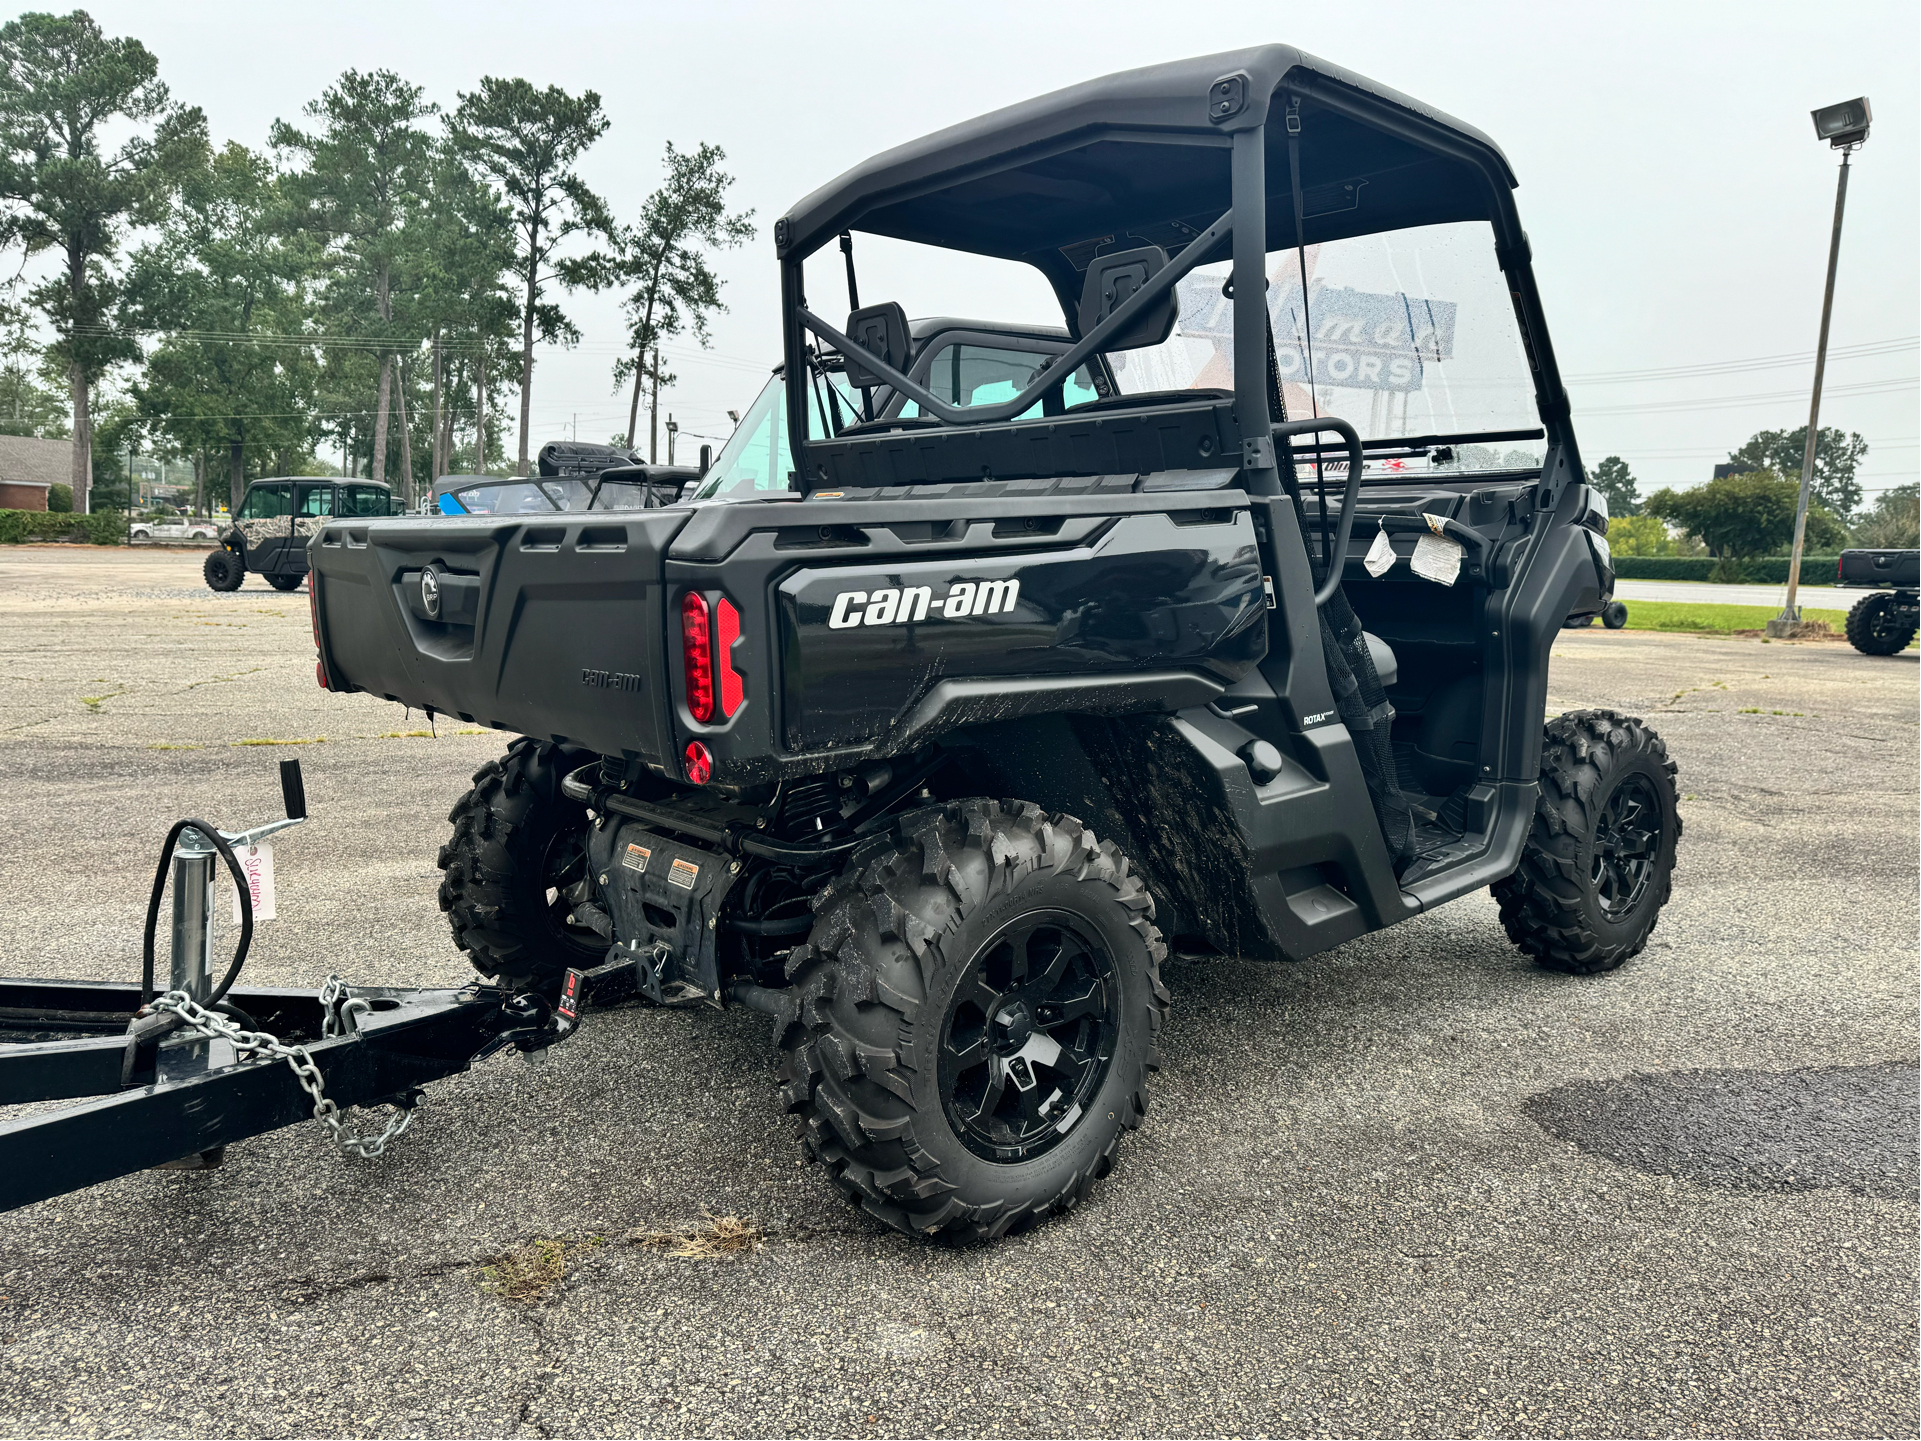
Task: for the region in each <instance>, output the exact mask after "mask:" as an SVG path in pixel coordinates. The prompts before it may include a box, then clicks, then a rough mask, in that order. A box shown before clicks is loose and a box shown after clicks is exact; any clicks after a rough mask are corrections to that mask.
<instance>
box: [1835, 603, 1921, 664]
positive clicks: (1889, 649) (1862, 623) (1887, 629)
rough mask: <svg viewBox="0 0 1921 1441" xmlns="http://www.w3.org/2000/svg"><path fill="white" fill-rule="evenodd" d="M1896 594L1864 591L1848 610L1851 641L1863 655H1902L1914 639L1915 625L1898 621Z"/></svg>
mask: <svg viewBox="0 0 1921 1441" xmlns="http://www.w3.org/2000/svg"><path fill="white" fill-rule="evenodd" d="M1893 610H1894V596H1893V595H1891V594H1887V593H1883V594H1880V595H1864V596H1862V597H1861V599H1860V600H1858V601H1856V602H1855V603H1854V608H1853V609H1852V610H1850V611H1849V612H1848V644H1849V645H1851V646H1853V647H1854V648H1855V649H1856V650H1858V651H1860V652H1861V654H1862V655H1899V654H1900V653H1901V652H1902V651H1904V650H1906V649H1907V648H1908V647H1909V646H1910V645H1911V644H1913V642H1914V627H1913V626H1911V625H1908V626H1904V625H1899V624H1897V623H1896V622H1895V620H1894V618H1893V615H1892V612H1893Z"/></svg>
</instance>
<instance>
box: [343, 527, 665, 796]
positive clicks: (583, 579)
mask: <svg viewBox="0 0 1921 1441" xmlns="http://www.w3.org/2000/svg"><path fill="white" fill-rule="evenodd" d="M687 516H688V512H687V511H684V510H651V511H634V512H627V513H623V514H622V515H620V517H619V518H618V519H614V518H610V517H607V516H578V517H571V516H570V517H545V516H527V517H522V516H510V517H499V518H486V519H481V518H479V517H476V518H474V519H471V520H453V519H425V518H421V519H415V518H405V519H394V520H374V521H359V522H355V521H335V522H333V523H331V524H329V525H328V526H326V527H325V528H324V529H323V530H322V531H321V532H320V534H319V535H318V536H316V537H315V540H314V543H313V546H312V551H311V554H312V563H313V576H314V609H315V620H316V625H317V629H318V634H319V641H320V656H321V664H322V667H323V671H324V674H325V676H326V677H327V680H328V683H329V684H330V685H331V686H332V687H333V688H334V689H336V690H348V689H351V690H361V691H367V692H370V693H371V694H374V695H379V696H384V697H386V698H387V699H388V700H392V701H398V702H400V703H401V704H403V705H408V706H412V707H414V708H415V709H419V710H425V711H431V712H433V713H435V714H439V715H448V716H458V717H459V718H460V719H462V720H464V721H468V722H470V723H472V724H476V725H484V726H493V727H496V728H499V729H501V730H508V731H517V732H519V733H521V734H523V735H531V736H539V737H543V738H545V739H550V740H564V741H569V742H572V743H574V744H578V745H583V746H586V747H588V748H590V749H592V750H596V751H599V752H601V753H603V754H606V755H626V756H629V757H637V758H640V759H644V760H648V761H654V762H658V761H660V760H661V759H662V757H663V756H664V755H665V754H666V753H667V751H668V749H669V744H670V742H669V737H670V735H671V731H670V730H669V729H668V724H669V723H668V717H667V707H668V704H669V700H668V697H667V696H666V695H664V694H663V693H662V692H663V685H664V682H663V679H662V678H663V676H664V667H663V662H662V647H663V645H664V643H665V628H664V621H663V617H662V612H661V605H662V598H661V581H662V573H663V560H664V557H665V554H666V551H667V547H668V546H669V545H670V544H671V543H672V541H673V538H674V536H675V534H676V533H677V532H678V531H679V530H680V528H681V526H683V525H684V524H686V521H687Z"/></svg>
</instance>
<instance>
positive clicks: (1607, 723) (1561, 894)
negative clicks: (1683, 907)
mask: <svg viewBox="0 0 1921 1441" xmlns="http://www.w3.org/2000/svg"><path fill="white" fill-rule="evenodd" d="M1675 774H1676V771H1675V765H1674V762H1673V761H1671V760H1669V759H1668V753H1667V747H1666V746H1665V745H1663V744H1662V741H1661V738H1660V737H1659V736H1658V735H1656V734H1655V733H1654V732H1653V731H1652V730H1651V729H1649V728H1648V727H1647V726H1646V725H1644V724H1642V723H1641V721H1639V720H1637V719H1636V718H1634V717H1632V716H1625V715H1621V714H1619V713H1618V712H1615V711H1607V710H1590V711H1571V712H1569V713H1568V714H1567V715H1563V716H1559V717H1557V718H1555V719H1554V720H1551V721H1549V722H1548V725H1547V736H1546V739H1545V741H1544V743H1543V744H1542V747H1541V792H1540V796H1539V798H1538V799H1537V800H1536V802H1535V807H1534V820H1533V824H1532V827H1531V828H1530V830H1529V833H1528V839H1527V843H1526V845H1525V847H1524V848H1523V849H1522V852H1521V864H1520V867H1519V868H1518V869H1517V870H1516V871H1515V872H1514V874H1513V875H1511V876H1509V877H1508V878H1507V879H1505V880H1503V881H1499V882H1496V884H1495V885H1494V887H1493V891H1494V898H1495V899H1496V900H1497V901H1498V902H1500V907H1501V924H1502V925H1503V926H1504V927H1505V928H1506V930H1507V934H1508V939H1509V940H1511V941H1513V942H1514V944H1515V945H1516V946H1518V947H1519V948H1520V949H1521V950H1522V951H1524V952H1526V953H1527V954H1528V955H1530V956H1532V957H1533V958H1534V959H1535V960H1536V961H1538V962H1539V963H1540V964H1541V965H1543V966H1547V967H1549V968H1550V969H1553V970H1557V971H1566V972H1568V973H1570V974H1572V975H1580V976H1588V975H1597V974H1599V973H1600V972H1602V971H1611V970H1613V969H1614V968H1615V967H1617V966H1619V965H1621V964H1622V963H1623V962H1625V961H1626V960H1628V959H1629V958H1630V957H1632V956H1635V955H1638V954H1640V952H1641V950H1642V949H1643V948H1644V947H1645V946H1646V945H1647V941H1648V935H1649V933H1650V932H1651V931H1653V929H1654V926H1655V923H1656V921H1658V920H1659V919H1660V914H1661V907H1662V906H1664V905H1666V904H1667V900H1668V896H1669V894H1670V892H1671V890H1672V887H1673V876H1674V856H1675V848H1676V846H1677V845H1678V844H1679V842H1680V839H1681V814H1680V809H1679V804H1678V801H1679V797H1678V795H1677V792H1676V788H1675ZM1634 777H1640V778H1641V779H1642V780H1644V781H1645V782H1646V783H1647V788H1648V791H1649V792H1651V794H1652V796H1653V797H1654V799H1655V800H1656V802H1657V808H1658V812H1659V815H1660V820H1661V833H1660V836H1659V838H1658V841H1657V843H1656V846H1655V849H1654V853H1653V856H1652V863H1653V872H1652V874H1651V875H1650V876H1649V877H1648V880H1647V884H1646V887H1645V889H1644V890H1643V891H1642V892H1641V894H1640V898H1639V900H1638V901H1637V902H1635V903H1634V904H1633V905H1632V906H1631V907H1629V908H1628V909H1627V910H1626V911H1625V912H1624V913H1623V914H1621V915H1619V916H1616V917H1609V916H1608V915H1607V913H1606V908H1605V904H1604V902H1603V900H1602V897H1601V896H1600V894H1599V892H1598V890H1597V887H1596V884H1595V879H1594V862H1595V855H1594V845H1595V835H1596V829H1597V823H1598V822H1599V821H1600V818H1601V817H1602V815H1603V814H1604V813H1605V812H1606V809H1607V806H1608V803H1609V800H1610V798H1611V797H1613V795H1614V793H1615V792H1616V791H1617V790H1618V789H1620V788H1621V787H1622V786H1623V785H1624V784H1627V783H1628V782H1629V781H1630V780H1631V778H1634Z"/></svg>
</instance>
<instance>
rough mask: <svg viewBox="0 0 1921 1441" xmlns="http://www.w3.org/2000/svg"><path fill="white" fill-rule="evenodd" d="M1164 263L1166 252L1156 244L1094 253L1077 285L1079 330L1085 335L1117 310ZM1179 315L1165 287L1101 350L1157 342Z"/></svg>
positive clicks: (1171, 329)
mask: <svg viewBox="0 0 1921 1441" xmlns="http://www.w3.org/2000/svg"><path fill="white" fill-rule="evenodd" d="M1166 264H1167V252H1166V251H1165V250H1163V249H1161V247H1160V246H1158V245H1143V246H1141V247H1140V248H1139V249H1138V250H1121V251H1116V252H1115V253H1114V254H1112V255H1097V256H1095V257H1094V258H1093V259H1092V260H1090V261H1089V262H1088V264H1087V279H1086V280H1085V282H1083V284H1082V286H1081V309H1080V322H1081V334H1082V335H1086V334H1087V333H1088V332H1089V331H1090V330H1092V329H1093V328H1094V327H1095V326H1097V325H1099V324H1100V323H1101V322H1102V321H1103V320H1105V319H1107V317H1108V316H1110V315H1112V314H1113V313H1114V312H1115V311H1117V310H1119V309H1120V308H1121V307H1122V306H1123V305H1125V304H1126V303H1127V302H1128V300H1129V299H1131V298H1132V297H1133V296H1134V295H1135V294H1137V293H1138V292H1140V291H1142V290H1144V289H1146V288H1147V282H1148V281H1150V280H1152V279H1153V278H1154V276H1155V275H1156V274H1157V273H1158V272H1159V271H1160V269H1161V267H1162V266H1164V265H1166ZM1179 315H1180V300H1179V298H1178V297H1177V296H1176V295H1175V294H1174V292H1173V291H1172V290H1169V291H1168V292H1167V293H1166V294H1165V295H1163V296H1162V297H1161V298H1160V300H1159V301H1157V302H1156V303H1155V304H1153V305H1150V306H1148V307H1147V311H1146V313H1145V314H1142V315H1139V316H1136V317H1135V320H1134V323H1133V324H1132V325H1129V326H1127V327H1125V328H1124V329H1123V330H1122V331H1121V333H1120V334H1118V335H1116V336H1113V337H1111V338H1110V339H1109V340H1108V341H1107V342H1106V344H1104V345H1103V346H1102V347H1101V348H1102V349H1103V350H1139V349H1141V348H1142V347H1144V346H1149V345H1159V344H1160V343H1161V342H1162V341H1163V340H1165V339H1167V337H1168V336H1170V335H1172V334H1173V333H1174V322H1175V320H1176V319H1177V318H1179Z"/></svg>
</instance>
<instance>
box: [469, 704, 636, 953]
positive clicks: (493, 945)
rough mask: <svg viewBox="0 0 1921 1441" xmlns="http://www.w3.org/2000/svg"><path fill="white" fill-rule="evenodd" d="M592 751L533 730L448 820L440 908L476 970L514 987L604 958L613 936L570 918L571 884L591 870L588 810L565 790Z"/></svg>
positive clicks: (480, 778) (489, 767)
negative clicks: (536, 736)
mask: <svg viewBox="0 0 1921 1441" xmlns="http://www.w3.org/2000/svg"><path fill="white" fill-rule="evenodd" d="M592 758H593V757H592V755H591V754H590V753H589V752H586V751H582V750H576V749H573V748H572V747H566V746H557V745H554V744H552V743H551V742H547V741H536V740H532V739H529V738H526V737H523V738H522V739H520V740H517V741H515V742H514V743H513V744H512V745H511V746H509V747H508V748H507V754H506V755H505V756H503V757H501V759H499V760H497V761H488V762H487V764H486V765H484V766H482V767H481V768H480V769H479V770H477V771H475V772H474V787H473V789H472V790H470V791H468V792H467V794H466V795H464V796H462V797H461V798H460V799H459V800H458V801H456V802H455V803H454V808H453V810H452V811H451V812H449V813H448V816H447V819H448V820H450V821H452V822H453V826H454V834H453V839H451V840H450V841H448V842H447V844H446V845H444V846H442V847H441V848H440V856H439V859H438V861H437V864H438V865H439V867H440V869H441V870H442V871H444V872H446V875H445V877H444V878H443V879H442V880H441V882H440V909H441V910H443V911H445V912H446V913H447V922H448V924H449V925H450V926H452V927H453V933H454V944H455V945H457V946H459V947H460V949H461V950H463V951H465V952H467V957H468V959H469V960H471V961H472V962H473V963H474V969H475V970H476V971H479V972H480V973H481V974H482V975H483V976H495V977H497V978H499V979H500V980H501V981H502V982H504V983H507V984H511V985H515V986H529V987H545V986H548V985H550V984H553V983H556V982H558V981H559V979H560V976H561V973H562V972H563V971H565V970H567V969H568V968H569V967H570V966H572V967H587V966H596V965H599V964H600V962H601V961H602V960H603V959H605V957H606V954H607V942H606V940H605V939H603V938H602V937H601V936H599V935H597V934H595V933H594V932H592V931H590V930H587V929H586V928H585V927H578V926H572V925H569V924H568V921H567V917H568V913H569V912H570V911H571V909H572V906H571V905H570V903H569V902H568V900H567V898H566V895H565V891H566V889H567V887H568V886H570V885H572V884H574V883H575V882H576V881H578V880H580V879H582V878H583V877H584V876H585V875H586V870H587V853H586V835H587V808H586V807H585V806H583V805H579V804H577V803H576V802H574V801H570V800H568V799H567V798H566V797H565V796H563V795H562V794H561V793H560V781H561V778H562V777H563V776H565V775H566V774H567V772H568V771H570V770H573V769H575V768H577V767H579V766H582V765H585V764H586V763H587V762H588V761H589V760H591V759H592Z"/></svg>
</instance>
